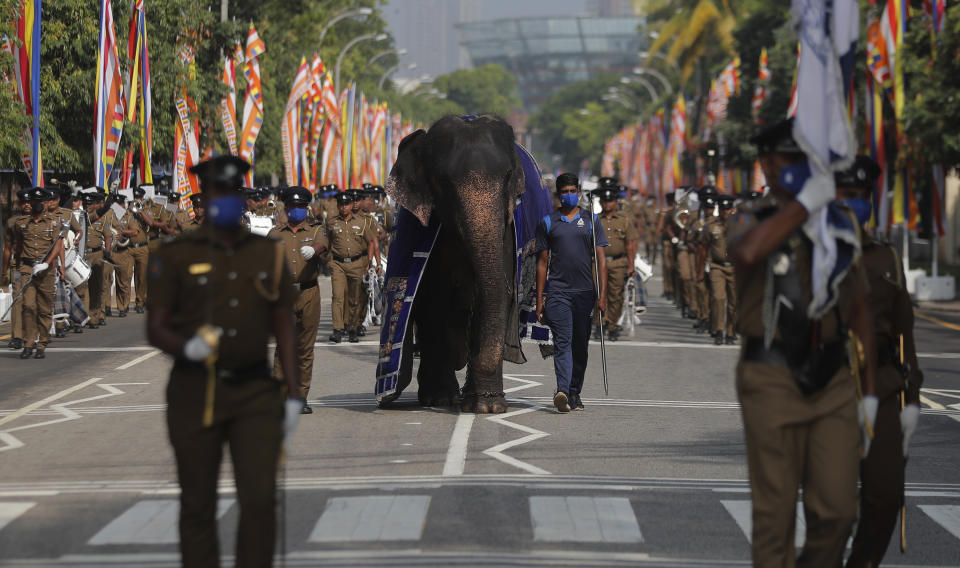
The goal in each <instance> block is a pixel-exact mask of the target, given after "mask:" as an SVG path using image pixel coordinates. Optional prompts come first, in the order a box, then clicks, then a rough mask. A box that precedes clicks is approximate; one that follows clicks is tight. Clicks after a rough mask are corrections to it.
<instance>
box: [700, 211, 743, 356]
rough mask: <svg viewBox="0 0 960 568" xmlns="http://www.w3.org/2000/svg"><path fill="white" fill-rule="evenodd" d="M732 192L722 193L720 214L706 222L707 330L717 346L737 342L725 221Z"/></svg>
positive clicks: (734, 293)
mask: <svg viewBox="0 0 960 568" xmlns="http://www.w3.org/2000/svg"><path fill="white" fill-rule="evenodd" d="M733 203H734V198H733V196H732V195H721V196H720V197H719V201H718V203H717V205H718V207H719V209H720V216H719V217H717V218H715V219H716V220H715V221H713V222H711V223H710V224H708V225H707V228H706V230H705V231H704V233H705V234H706V249H707V259H708V262H709V263H710V329H711V331H712V335H713V342H714V343H715V344H716V345H722V344H723V343H726V344H727V345H732V344H734V343H735V342H736V338H735V334H734V330H735V329H736V323H737V289H736V286H734V278H733V263H732V262H730V259H729V257H728V256H727V228H726V222H727V219H729V217H730V214H731V213H732V212H733Z"/></svg>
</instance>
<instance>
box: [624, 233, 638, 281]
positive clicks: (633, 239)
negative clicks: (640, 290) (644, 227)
mask: <svg viewBox="0 0 960 568" xmlns="http://www.w3.org/2000/svg"><path fill="white" fill-rule="evenodd" d="M639 241H640V232H639V231H638V230H637V228H636V227H635V226H634V225H633V224H630V225H629V226H628V227H627V260H628V261H629V264H628V265H627V278H632V277H633V274H634V272H636V270H635V269H634V267H633V259H634V258H636V256H637V243H639Z"/></svg>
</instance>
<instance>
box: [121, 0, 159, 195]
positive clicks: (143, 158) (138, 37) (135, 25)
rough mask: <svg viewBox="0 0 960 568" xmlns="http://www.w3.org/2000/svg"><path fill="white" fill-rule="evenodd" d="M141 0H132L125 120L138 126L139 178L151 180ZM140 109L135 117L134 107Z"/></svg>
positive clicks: (150, 103) (146, 53)
mask: <svg viewBox="0 0 960 568" xmlns="http://www.w3.org/2000/svg"><path fill="white" fill-rule="evenodd" d="M143 4H144V0H133V3H132V6H131V7H132V10H131V14H130V28H129V30H130V33H129V35H128V38H129V40H128V43H127V57H129V58H130V62H131V63H130V66H131V67H130V69H129V81H128V83H127V85H128V87H127V93H129V94H130V96H131V97H132V98H133V100H132V101H131V104H130V114H129V116H128V120H130V121H131V122H133V121H137V122H138V124H139V126H140V179H141V181H142V182H143V183H147V184H152V183H153V168H152V167H151V165H150V160H151V158H152V156H153V99H152V97H151V94H150V88H151V85H150V52H149V49H148V47H147V16H146V10H145V9H144V5H143ZM138 108H139V109H140V114H139V116H138V115H137V109H138Z"/></svg>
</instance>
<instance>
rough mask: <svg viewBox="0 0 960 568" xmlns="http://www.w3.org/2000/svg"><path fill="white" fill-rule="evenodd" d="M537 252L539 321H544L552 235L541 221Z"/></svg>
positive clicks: (537, 234)
mask: <svg viewBox="0 0 960 568" xmlns="http://www.w3.org/2000/svg"><path fill="white" fill-rule="evenodd" d="M535 238H536V243H535V245H536V248H535V250H536V252H537V321H538V322H542V321H543V291H544V289H545V288H546V287H547V265H548V264H549V262H550V235H548V234H547V225H546V224H545V223H544V222H543V221H540V222H539V223H538V224H537V231H536V234H535Z"/></svg>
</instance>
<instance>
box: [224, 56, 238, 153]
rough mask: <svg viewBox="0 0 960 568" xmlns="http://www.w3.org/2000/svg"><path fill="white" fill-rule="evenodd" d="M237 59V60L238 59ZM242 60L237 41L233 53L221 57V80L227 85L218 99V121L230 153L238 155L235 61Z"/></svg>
mask: <svg viewBox="0 0 960 568" xmlns="http://www.w3.org/2000/svg"><path fill="white" fill-rule="evenodd" d="M238 60H239V61H238ZM242 61H243V48H242V47H240V44H239V43H237V46H236V49H235V50H234V53H233V54H232V55H231V56H229V57H224V58H223V75H222V76H221V80H222V81H223V84H224V85H226V86H227V96H226V97H224V98H222V99H220V121H221V122H222V123H223V132H224V134H226V135H227V146H228V147H229V149H230V153H231V154H233V155H234V156H236V155H238V153H239V149H238V148H237V71H236V68H237V63H238V62H242Z"/></svg>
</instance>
